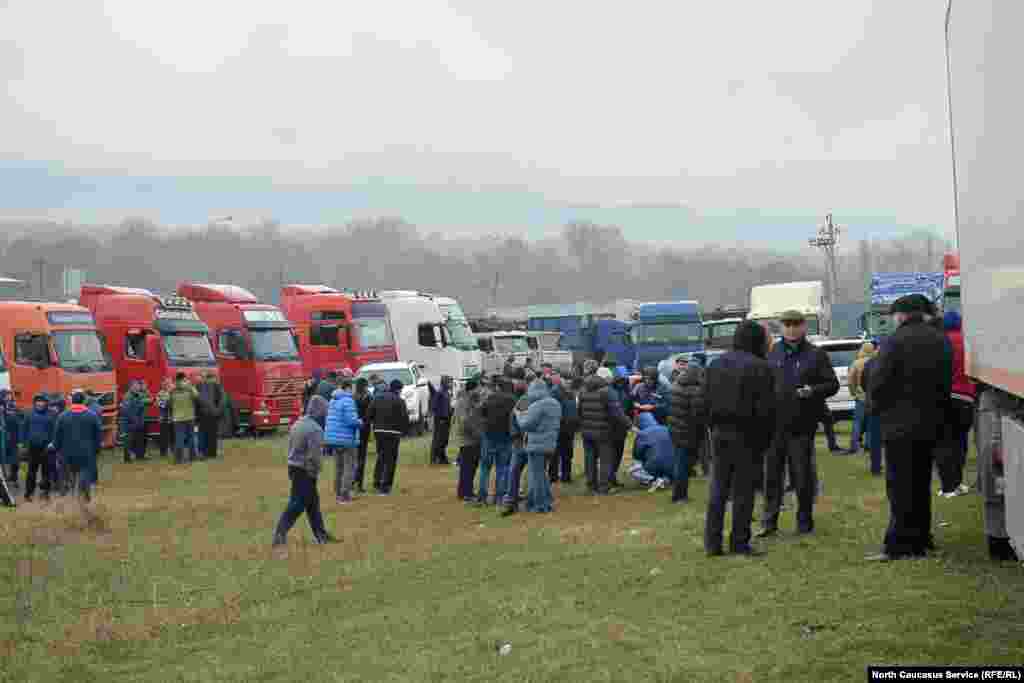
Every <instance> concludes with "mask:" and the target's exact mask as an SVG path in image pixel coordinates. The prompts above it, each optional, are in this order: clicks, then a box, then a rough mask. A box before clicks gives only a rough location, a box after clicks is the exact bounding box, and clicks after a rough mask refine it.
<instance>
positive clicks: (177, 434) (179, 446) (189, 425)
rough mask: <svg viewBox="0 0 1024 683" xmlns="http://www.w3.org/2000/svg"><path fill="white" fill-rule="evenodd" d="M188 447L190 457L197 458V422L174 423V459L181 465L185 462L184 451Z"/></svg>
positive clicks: (191, 458) (190, 458)
mask: <svg viewBox="0 0 1024 683" xmlns="http://www.w3.org/2000/svg"><path fill="white" fill-rule="evenodd" d="M186 448H187V449H188V459H189V460H195V459H196V441H195V423H193V422H192V421H191V420H189V421H188V422H175V423H174V461H175V462H176V463H178V464H179V465H180V464H182V463H184V462H185V456H184V452H185V449H186Z"/></svg>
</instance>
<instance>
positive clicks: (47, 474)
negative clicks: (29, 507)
mask: <svg viewBox="0 0 1024 683" xmlns="http://www.w3.org/2000/svg"><path fill="white" fill-rule="evenodd" d="M55 460H56V457H55V455H54V454H53V453H50V452H49V451H48V450H47V449H46V446H29V447H28V476H27V477H26V478H25V497H26V498H31V497H32V495H33V494H34V493H35V492H36V477H38V476H39V471H40V470H42V475H43V480H42V481H41V482H39V489H40V490H41V491H42V492H43V495H44V496H48V495H50V487H51V486H52V485H53V480H54V471H53V470H54V464H55Z"/></svg>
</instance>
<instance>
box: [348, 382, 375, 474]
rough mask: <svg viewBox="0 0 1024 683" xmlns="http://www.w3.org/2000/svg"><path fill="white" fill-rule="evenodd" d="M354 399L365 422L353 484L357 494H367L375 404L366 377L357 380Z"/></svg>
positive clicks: (360, 435) (360, 436) (361, 432)
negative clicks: (367, 458)
mask: <svg viewBox="0 0 1024 683" xmlns="http://www.w3.org/2000/svg"><path fill="white" fill-rule="evenodd" d="M353 398H354V399H355V400H356V410H358V411H359V419H360V420H362V421H363V426H362V427H360V430H359V449H358V452H357V455H356V473H355V476H354V477H353V479H352V483H353V485H354V487H355V490H356V491H357V492H359V493H365V492H366V489H365V488H363V480H364V479H365V475H366V450H367V448H368V447H369V445H370V429H371V425H370V418H369V413H370V404H371V403H372V402H373V397H372V396H371V395H370V383H369V382H367V381H366V378H365V377H360V378H359V379H357V380H356V392H355V394H354V395H353Z"/></svg>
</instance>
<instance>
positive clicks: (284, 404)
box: [275, 396, 299, 415]
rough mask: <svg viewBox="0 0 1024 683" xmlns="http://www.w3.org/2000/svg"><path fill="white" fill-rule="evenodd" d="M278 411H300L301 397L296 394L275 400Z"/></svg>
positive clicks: (291, 412) (289, 412)
mask: <svg viewBox="0 0 1024 683" xmlns="http://www.w3.org/2000/svg"><path fill="white" fill-rule="evenodd" d="M275 405H276V406H277V410H278V412H280V413H281V414H282V415H296V414H298V413H299V399H298V397H295V396H290V397H287V398H279V399H277V401H276V402H275Z"/></svg>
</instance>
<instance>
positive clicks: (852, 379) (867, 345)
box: [846, 342, 875, 402]
mask: <svg viewBox="0 0 1024 683" xmlns="http://www.w3.org/2000/svg"><path fill="white" fill-rule="evenodd" d="M874 355H875V345H874V344H872V343H871V342H864V345H863V346H861V347H860V351H858V352H857V359H856V360H855V361H853V365H851V366H850V372H849V374H847V376H846V385H847V386H848V387H849V388H850V396H852V397H853V400H854V401H862V402H863V401H864V400H865V394H864V385H863V384H862V383H861V379H863V377H864V366H865V365H866V364H867V362H868V360H870V359H871V357H872V356H874Z"/></svg>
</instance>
